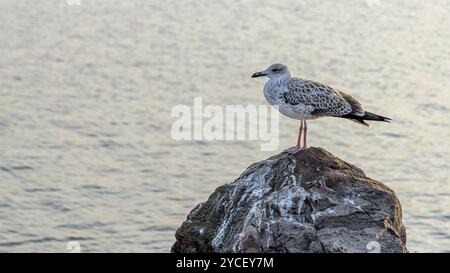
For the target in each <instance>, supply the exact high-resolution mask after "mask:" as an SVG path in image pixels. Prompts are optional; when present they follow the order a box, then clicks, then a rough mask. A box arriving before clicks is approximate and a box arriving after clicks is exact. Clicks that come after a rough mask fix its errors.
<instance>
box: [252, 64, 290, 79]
mask: <svg viewBox="0 0 450 273" xmlns="http://www.w3.org/2000/svg"><path fill="white" fill-rule="evenodd" d="M257 77H268V78H269V79H271V80H272V79H275V80H278V79H290V78H291V77H292V72H291V71H290V70H289V67H287V65H284V64H273V65H271V66H269V67H268V68H267V69H266V70H264V71H260V72H256V73H254V74H253V75H252V78H257Z"/></svg>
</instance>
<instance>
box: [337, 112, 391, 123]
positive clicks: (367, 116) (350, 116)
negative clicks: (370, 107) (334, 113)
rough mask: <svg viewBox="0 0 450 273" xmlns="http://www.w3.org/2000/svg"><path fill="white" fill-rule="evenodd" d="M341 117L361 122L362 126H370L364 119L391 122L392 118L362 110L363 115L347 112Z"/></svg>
mask: <svg viewBox="0 0 450 273" xmlns="http://www.w3.org/2000/svg"><path fill="white" fill-rule="evenodd" d="M341 118H346V119H350V120H352V121H354V122H356V123H359V124H362V125H364V126H367V127H370V124H369V123H367V122H366V120H370V121H383V122H391V121H392V119H390V118H387V117H383V116H380V115H377V114H374V113H371V112H364V116H358V115H355V114H347V115H344V116H341Z"/></svg>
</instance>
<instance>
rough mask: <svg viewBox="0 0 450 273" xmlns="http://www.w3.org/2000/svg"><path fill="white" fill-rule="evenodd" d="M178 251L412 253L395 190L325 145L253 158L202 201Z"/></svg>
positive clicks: (179, 236) (178, 236)
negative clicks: (407, 242) (238, 173)
mask: <svg viewBox="0 0 450 273" xmlns="http://www.w3.org/2000/svg"><path fill="white" fill-rule="evenodd" d="M175 237H176V242H175V244H174V245H173V246H172V252H183V253H189V252H407V249H406V246H405V244H406V232H405V227H404V226H403V223H402V212H401V206H400V202H399V201H398V199H397V197H396V195H395V193H394V192H393V191H392V190H391V189H389V188H388V187H386V186H385V185H383V184H382V183H380V182H377V181H374V180H372V179H370V178H368V177H366V176H365V174H364V172H363V171H362V170H360V169H359V168H357V167H355V166H353V165H351V164H349V163H346V162H344V161H342V160H341V159H339V158H337V157H335V156H333V155H332V154H330V153H329V152H327V151H325V150H323V149H320V148H309V149H307V150H302V151H299V152H298V153H296V154H295V155H291V154H288V153H281V154H278V155H276V156H273V157H271V158H269V159H267V160H264V161H261V162H258V163H255V164H253V165H251V166H250V167H249V168H248V169H247V170H246V171H245V172H244V173H243V174H242V175H241V176H240V177H239V178H238V179H236V181H234V182H232V183H229V184H226V185H223V186H221V187H219V188H217V189H216V191H215V192H214V193H213V194H212V195H211V196H210V197H209V199H208V200H207V201H206V202H205V203H201V204H199V205H197V206H196V207H195V208H194V209H193V210H192V211H191V213H190V214H189V215H188V217H187V219H186V221H185V222H184V223H183V224H182V225H181V227H180V228H179V229H178V230H177V232H176V235H175Z"/></svg>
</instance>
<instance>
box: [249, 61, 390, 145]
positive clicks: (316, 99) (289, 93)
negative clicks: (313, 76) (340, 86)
mask: <svg viewBox="0 0 450 273" xmlns="http://www.w3.org/2000/svg"><path fill="white" fill-rule="evenodd" d="M264 76H265V77H268V78H269V80H268V81H267V82H266V84H265V85H264V97H265V98H266V100H267V102H269V104H271V105H273V106H276V107H277V109H278V110H279V111H280V112H281V113H282V114H283V115H286V116H288V117H290V118H293V119H297V120H300V127H299V132H298V139H297V145H296V146H294V147H292V148H289V149H287V150H286V151H287V152H291V153H296V152H298V151H300V150H302V149H306V148H307V147H306V135H307V131H308V127H307V125H306V121H307V120H312V119H317V118H322V117H338V118H344V119H349V120H351V121H354V122H356V123H359V124H362V125H365V126H367V127H369V126H370V125H369V123H367V122H366V120H371V121H384V122H391V119H390V118H387V117H383V116H380V115H377V114H374V113H371V112H367V111H365V110H364V109H363V107H362V105H361V103H360V102H359V101H357V100H356V99H355V98H353V97H352V96H350V95H348V94H346V93H344V92H342V91H340V90H337V89H334V88H332V87H330V86H327V85H325V84H321V83H319V82H315V81H310V80H305V79H301V78H296V77H294V76H293V74H292V72H291V70H290V69H289V67H288V66H286V65H284V64H272V65H271V66H269V67H268V68H267V69H266V70H264V71H261V72H256V73H254V74H253V75H252V78H257V77H264ZM302 132H303V146H301V139H302Z"/></svg>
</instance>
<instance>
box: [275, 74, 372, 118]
mask: <svg viewBox="0 0 450 273" xmlns="http://www.w3.org/2000/svg"><path fill="white" fill-rule="evenodd" d="M283 99H284V101H285V102H286V103H288V104H290V105H293V106H295V105H300V104H302V105H304V106H306V107H309V108H310V109H311V111H310V113H309V114H310V115H311V116H316V117H320V116H334V117H340V116H344V115H347V114H350V113H352V114H355V115H364V110H363V108H362V106H361V104H360V103H359V102H358V101H357V100H356V99H355V98H353V97H352V96H350V95H348V94H345V93H343V92H341V91H338V90H336V89H334V88H331V87H329V86H326V85H324V84H321V83H318V82H313V81H308V80H302V79H298V78H292V79H291V80H289V82H288V84H287V92H286V93H284V94H283Z"/></svg>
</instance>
